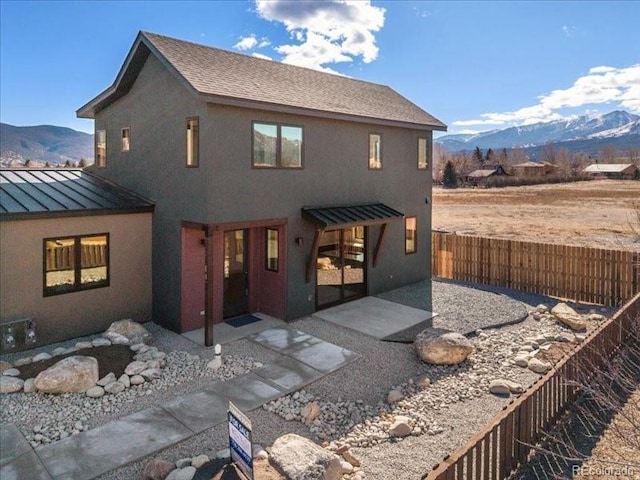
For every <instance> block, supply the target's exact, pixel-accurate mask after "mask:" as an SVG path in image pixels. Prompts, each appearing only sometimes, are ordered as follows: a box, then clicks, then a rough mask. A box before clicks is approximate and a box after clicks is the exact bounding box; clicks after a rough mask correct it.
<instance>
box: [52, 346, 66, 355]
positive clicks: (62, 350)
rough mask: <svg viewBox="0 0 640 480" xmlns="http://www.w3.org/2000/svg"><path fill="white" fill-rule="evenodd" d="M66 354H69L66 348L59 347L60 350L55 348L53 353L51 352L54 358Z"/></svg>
mask: <svg viewBox="0 0 640 480" xmlns="http://www.w3.org/2000/svg"><path fill="white" fill-rule="evenodd" d="M65 353H67V349H66V348H64V347H58V348H54V349H53V352H51V354H52V355H53V356H54V357H57V356H58V355H64V354H65Z"/></svg>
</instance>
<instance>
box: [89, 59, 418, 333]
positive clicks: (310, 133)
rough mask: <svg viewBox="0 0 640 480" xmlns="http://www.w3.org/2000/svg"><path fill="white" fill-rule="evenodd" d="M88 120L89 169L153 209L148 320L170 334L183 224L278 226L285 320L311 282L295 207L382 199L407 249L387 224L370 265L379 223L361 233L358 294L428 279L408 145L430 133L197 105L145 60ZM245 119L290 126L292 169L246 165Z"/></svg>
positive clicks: (311, 302) (307, 240) (311, 289)
mask: <svg viewBox="0 0 640 480" xmlns="http://www.w3.org/2000/svg"><path fill="white" fill-rule="evenodd" d="M193 116H198V117H199V129H200V161H199V167H198V168H187V167H186V166H185V148H186V147H185V143H186V140H185V120H186V118H187V117H193ZM95 118H96V120H95V121H96V130H100V129H106V130H107V166H106V167H105V168H96V167H92V171H94V172H95V173H97V174H98V175H101V176H105V177H107V178H109V179H112V180H113V181H115V182H117V183H119V184H121V185H123V186H125V187H128V188H130V189H132V190H134V191H136V192H138V193H140V194H141V195H144V196H146V197H148V198H149V199H151V200H152V201H154V202H155V205H156V206H155V214H154V225H153V278H154V300H153V305H154V307H153V318H154V320H155V321H157V322H158V323H160V324H163V325H165V326H168V327H170V328H172V329H174V330H176V331H180V329H181V325H180V318H181V311H182V310H181V301H182V297H181V291H182V285H181V278H182V275H181V273H180V272H181V271H182V268H183V265H182V257H181V252H182V247H181V242H182V234H181V226H182V222H183V221H189V222H198V223H203V224H221V223H226V222H248V221H254V220H263V219H269V218H286V219H288V223H287V229H286V232H287V234H286V242H287V243H286V245H285V247H286V252H287V272H286V273H287V274H286V292H287V294H286V295H287V304H286V317H287V319H293V318H298V317H300V316H302V315H306V314H309V313H312V312H313V311H314V310H315V278H314V279H312V281H311V282H310V283H306V282H305V269H306V264H307V258H308V256H309V254H310V248H311V245H312V243H313V237H314V226H313V225H311V224H310V223H309V222H307V221H304V220H303V219H302V218H301V211H300V209H301V207H303V206H320V205H347V204H358V203H366V202H382V203H385V204H387V205H389V206H390V207H392V208H394V209H396V210H399V211H401V212H403V213H404V214H406V215H407V216H416V217H417V218H418V229H419V232H418V242H419V243H418V252H417V253H416V254H413V255H408V256H407V255H405V253H404V224H403V223H402V222H395V223H392V224H390V225H389V226H388V228H387V231H386V235H385V239H384V245H383V247H382V250H381V253H380V257H379V262H378V264H377V265H376V267H375V268H373V267H372V263H371V262H372V257H373V248H374V246H375V243H376V240H377V232H378V229H379V228H378V227H372V228H370V229H369V240H368V249H369V252H368V253H369V255H368V261H369V272H368V293H369V294H374V293H377V292H380V291H382V290H387V289H389V288H395V287H398V286H401V285H405V284H407V283H411V282H414V281H419V280H423V279H426V278H430V261H429V255H430V229H431V165H429V168H428V169H426V170H418V168H417V144H418V138H420V137H422V138H424V137H425V136H428V135H430V133H431V132H428V131H425V130H424V129H418V128H416V129H415V130H414V129H408V128H399V127H383V126H379V125H371V124H367V123H357V122H349V121H342V120H330V119H323V118H318V117H309V116H302V115H292V114H285V113H276V112H267V111H262V110H254V109H248V108H239V107H233V106H223V105H219V104H206V103H205V102H203V101H202V100H200V99H198V98H197V97H196V96H195V95H193V94H192V92H191V91H190V90H188V88H187V87H185V85H184V84H183V83H182V82H180V81H178V80H177V79H176V78H175V77H174V75H173V74H172V73H171V72H170V71H169V70H167V69H166V68H165V67H164V66H163V65H162V64H161V63H160V62H159V61H158V60H157V59H156V58H155V57H154V56H153V55H151V56H150V57H149V58H148V60H147V61H146V63H145V65H144V67H143V68H142V71H141V72H140V75H139V76H138V78H137V80H136V82H135V84H134V85H133V87H132V89H131V91H130V92H129V93H128V94H127V95H125V96H124V97H122V98H121V99H119V100H117V101H115V102H114V103H113V104H111V105H110V106H109V107H108V108H106V109H105V110H103V111H101V112H98V113H97V114H96V117H95ZM254 121H263V122H269V123H280V124H289V125H298V126H302V127H303V129H304V160H303V168H302V169H264V168H263V169H259V168H253V167H252V134H253V132H252V122H254ZM125 127H128V128H130V132H131V151H130V152H126V153H125V152H121V151H120V150H121V149H120V131H121V129H122V128H125ZM423 128H424V127H423ZM370 133H377V134H381V135H382V152H383V154H382V158H383V168H382V170H369V168H368V150H369V134H370ZM425 199H427V201H428V203H425ZM296 237H301V238H302V239H303V244H302V245H301V246H299V245H297V244H295V243H294V239H295V238H296ZM278 308H280V307H278Z"/></svg>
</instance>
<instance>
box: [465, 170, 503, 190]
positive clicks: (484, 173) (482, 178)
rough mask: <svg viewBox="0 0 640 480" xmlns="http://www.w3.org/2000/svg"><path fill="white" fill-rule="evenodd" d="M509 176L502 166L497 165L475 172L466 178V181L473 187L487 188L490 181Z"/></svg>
mask: <svg viewBox="0 0 640 480" xmlns="http://www.w3.org/2000/svg"><path fill="white" fill-rule="evenodd" d="M504 175H507V172H505V170H504V168H503V167H502V165H496V166H494V167H491V168H484V169H479V170H474V171H473V172H471V173H469V174H467V175H466V176H465V177H464V181H465V182H466V183H467V184H468V185H471V186H475V187H486V186H488V185H489V179H490V178H494V177H500V176H504Z"/></svg>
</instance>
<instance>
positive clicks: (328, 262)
mask: <svg viewBox="0 0 640 480" xmlns="http://www.w3.org/2000/svg"><path fill="white" fill-rule="evenodd" d="M366 265H367V262H366V245H365V227H352V228H346V229H341V230H329V231H326V232H323V234H322V236H321V238H320V246H319V247H318V261H317V267H316V268H317V272H316V307H317V308H325V307H328V306H331V305H337V304H339V303H343V302H345V301H348V300H352V299H354V298H358V297H362V296H364V295H366V293H367V288H366Z"/></svg>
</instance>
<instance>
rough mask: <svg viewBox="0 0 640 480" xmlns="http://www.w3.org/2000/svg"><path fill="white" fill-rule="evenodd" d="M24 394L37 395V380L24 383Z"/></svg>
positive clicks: (27, 380) (33, 379)
mask: <svg viewBox="0 0 640 480" xmlns="http://www.w3.org/2000/svg"><path fill="white" fill-rule="evenodd" d="M22 389H23V390H24V393H35V392H37V391H38V389H37V388H36V384H35V378H28V379H26V380H25V381H24V386H23V387H22Z"/></svg>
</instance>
